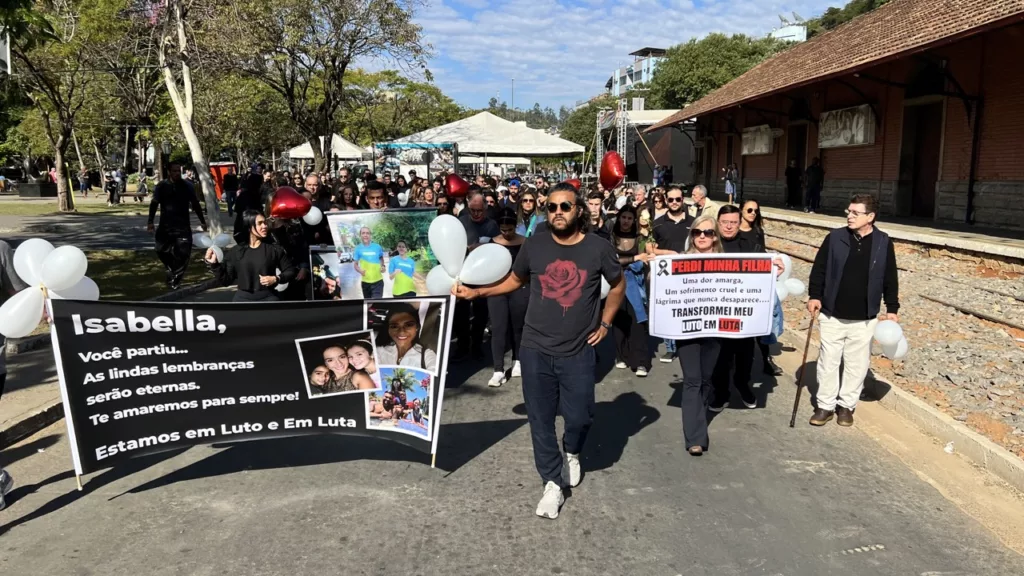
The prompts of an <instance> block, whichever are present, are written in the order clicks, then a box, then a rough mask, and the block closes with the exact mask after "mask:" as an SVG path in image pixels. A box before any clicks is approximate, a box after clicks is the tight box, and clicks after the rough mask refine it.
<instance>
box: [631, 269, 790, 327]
mask: <svg viewBox="0 0 1024 576" xmlns="http://www.w3.org/2000/svg"><path fill="white" fill-rule="evenodd" d="M772 259H773V256H772V255H771V254H679V255H672V256H660V257H658V258H656V259H654V260H653V261H652V262H651V274H652V276H651V298H650V314H649V315H650V319H651V320H650V323H651V324H650V332H651V335H652V336H658V337H660V338H668V339H673V340H687V339H690V338H707V337H713V338H749V337H751V336H764V335H765V334H768V333H770V332H771V327H772V311H773V306H774V305H773V299H774V298H775V269H774V268H773V266H772Z"/></svg>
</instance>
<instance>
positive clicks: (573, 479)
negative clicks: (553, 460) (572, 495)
mask: <svg viewBox="0 0 1024 576" xmlns="http://www.w3.org/2000/svg"><path fill="white" fill-rule="evenodd" d="M562 470H568V471H569V486H570V487H571V488H575V487H577V486H579V485H580V480H582V479H583V470H581V469H580V455H579V454H568V453H567V454H566V455H565V462H563V463H562Z"/></svg>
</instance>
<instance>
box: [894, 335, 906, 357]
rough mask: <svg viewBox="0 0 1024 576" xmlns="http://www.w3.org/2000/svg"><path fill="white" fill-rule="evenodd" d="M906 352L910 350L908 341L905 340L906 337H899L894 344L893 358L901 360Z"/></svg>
mask: <svg viewBox="0 0 1024 576" xmlns="http://www.w3.org/2000/svg"><path fill="white" fill-rule="evenodd" d="M907 352H910V343H908V342H907V337H906V336H904V337H903V338H900V342H899V344H897V345H896V351H895V352H894V353H893V355H892V359H893V360H903V359H904V358H906V357H907Z"/></svg>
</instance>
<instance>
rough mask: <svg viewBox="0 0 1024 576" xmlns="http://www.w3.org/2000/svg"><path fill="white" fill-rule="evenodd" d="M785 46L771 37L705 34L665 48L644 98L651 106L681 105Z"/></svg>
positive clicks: (718, 86) (701, 96)
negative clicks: (699, 37) (702, 36)
mask: <svg viewBox="0 0 1024 576" xmlns="http://www.w3.org/2000/svg"><path fill="white" fill-rule="evenodd" d="M788 46H789V43H788V42H784V41H781V40H776V39H774V38H751V37H748V36H744V35H742V34H736V35H733V36H726V35H725V34H717V33H716V34H709V35H708V36H706V37H704V38H702V39H700V40H697V39H691V40H690V41H689V42H686V43H685V44H679V45H676V46H673V47H672V48H669V49H668V52H667V53H666V55H665V60H663V61H662V62H661V63H660V64H659V65H658V73H657V74H656V75H655V76H654V78H653V79H652V80H651V84H650V91H649V92H647V94H646V97H647V99H648V102H649V105H650V106H651V107H652V108H682V107H683V106H686V105H687V104H692V103H693V102H696V101H697V100H700V99H701V98H703V97H704V96H706V95H707V94H708V93H709V92H711V91H713V90H716V89H718V88H720V87H721V86H723V85H725V84H726V83H727V82H729V81H731V80H733V79H734V78H736V77H737V76H739V75H741V74H743V73H744V72H746V71H747V70H749V69H750V68H752V67H753V66H754V65H756V64H758V63H759V62H761V61H763V60H765V59H766V58H768V57H769V56H772V55H774V54H776V53H778V52H780V51H782V50H784V49H785V48H786V47H788Z"/></svg>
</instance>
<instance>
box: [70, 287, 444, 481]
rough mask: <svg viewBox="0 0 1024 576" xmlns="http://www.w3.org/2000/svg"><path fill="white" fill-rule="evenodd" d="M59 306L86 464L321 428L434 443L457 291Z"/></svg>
mask: <svg viewBox="0 0 1024 576" xmlns="http://www.w3.org/2000/svg"><path fill="white" fill-rule="evenodd" d="M51 306H52V315H53V332H52V340H53V348H54V356H55V359H56V362H57V368H58V374H59V376H60V386H61V393H62V396H63V401H64V409H65V415H66V419H67V425H68V433H69V439H70V442H71V446H72V455H73V460H74V465H75V471H76V473H77V474H83V473H85V472H90V471H93V470H97V469H100V468H105V467H108V466H114V465H116V464H118V463H120V462H123V461H124V460H126V459H128V458H132V457H135V456H142V455H145V454H151V453H154V452H160V451H164V450H171V449H174V448H181V447H188V446H193V445H196V444H208V443H214V442H224V441H235V440H251V439H260V438H277V437H282V436H299V435H309V434H325V433H336V434H356V435H366V436H376V437H383V438H388V439H392V440H397V441H400V442H403V443H405V444H408V445H410V446H413V447H415V448H418V449H420V450H423V451H424V452H429V453H432V454H433V453H435V452H436V448H437V431H438V425H439V416H440V412H441V404H442V394H443V391H444V374H445V367H446V363H447V356H448V350H447V348H448V347H447V342H448V341H449V340H450V338H451V318H450V315H451V314H450V313H451V310H452V306H451V304H450V299H448V298H412V299H406V300H402V301H398V300H383V301H369V300H366V301H362V300H360V301H350V302H344V301H342V302H279V303H277V302H275V303H260V304H236V303H232V304H198V303H151V302H145V303H143V302H83V301H70V300H53V301H51ZM399 342H400V343H401V344H399ZM409 342H412V344H411V345H410V344H409Z"/></svg>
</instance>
